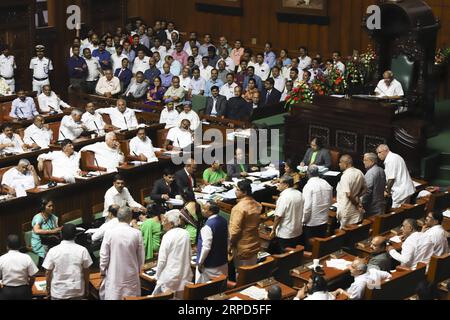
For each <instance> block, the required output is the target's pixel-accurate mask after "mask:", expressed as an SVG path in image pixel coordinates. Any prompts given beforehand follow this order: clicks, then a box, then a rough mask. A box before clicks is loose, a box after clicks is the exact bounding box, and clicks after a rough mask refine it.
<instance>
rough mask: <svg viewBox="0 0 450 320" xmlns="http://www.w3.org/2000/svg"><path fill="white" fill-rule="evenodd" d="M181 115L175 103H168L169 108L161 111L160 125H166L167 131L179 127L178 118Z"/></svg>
mask: <svg viewBox="0 0 450 320" xmlns="http://www.w3.org/2000/svg"><path fill="white" fill-rule="evenodd" d="M179 115H180V113H179V112H178V111H177V110H176V109H175V105H174V103H173V101H170V102H168V103H167V106H166V107H165V108H164V109H163V111H161V117H160V118H159V123H161V124H165V125H166V127H165V129H171V128H174V127H176V126H177V125H178V117H179Z"/></svg>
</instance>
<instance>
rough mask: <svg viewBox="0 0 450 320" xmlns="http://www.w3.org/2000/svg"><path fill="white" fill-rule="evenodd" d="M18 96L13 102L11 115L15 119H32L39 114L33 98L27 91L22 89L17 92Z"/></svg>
mask: <svg viewBox="0 0 450 320" xmlns="http://www.w3.org/2000/svg"><path fill="white" fill-rule="evenodd" d="M17 96H18V98H17V99H15V100H14V101H13V102H12V106H11V112H10V114H9V116H10V117H11V118H13V119H19V120H25V119H26V120H30V119H33V118H34V117H35V116H37V115H39V112H38V111H37V110H36V105H35V104H34V100H33V98H30V97H27V96H26V95H25V91H23V90H20V91H19V92H18V93H17Z"/></svg>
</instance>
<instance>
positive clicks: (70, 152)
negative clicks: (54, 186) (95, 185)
mask: <svg viewBox="0 0 450 320" xmlns="http://www.w3.org/2000/svg"><path fill="white" fill-rule="evenodd" d="M61 148H62V150H61V151H54V152H50V153H47V154H41V155H40V156H39V157H38V159H37V160H38V169H39V171H41V172H42V171H43V169H44V161H51V162H52V177H54V178H57V179H58V180H59V181H56V182H60V183H75V177H76V176H79V175H80V173H81V170H80V154H79V153H78V152H75V150H74V147H73V143H72V141H70V140H64V141H63V142H62V144H61Z"/></svg>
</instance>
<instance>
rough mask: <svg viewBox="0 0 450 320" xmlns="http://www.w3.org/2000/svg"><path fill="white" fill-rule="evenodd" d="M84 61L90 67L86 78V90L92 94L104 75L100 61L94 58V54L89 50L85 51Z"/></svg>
mask: <svg viewBox="0 0 450 320" xmlns="http://www.w3.org/2000/svg"><path fill="white" fill-rule="evenodd" d="M83 55H84V60H85V61H86V64H87V67H88V76H87V77H86V80H85V81H86V83H85V87H86V88H85V90H86V91H87V93H89V94H92V93H94V92H95V87H96V86H97V82H98V79H99V78H100V76H101V75H103V70H102V67H101V66H100V62H99V61H98V59H96V58H93V57H92V52H91V50H90V49H89V48H86V49H84V50H83Z"/></svg>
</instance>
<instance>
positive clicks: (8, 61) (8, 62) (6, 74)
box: [0, 45, 17, 93]
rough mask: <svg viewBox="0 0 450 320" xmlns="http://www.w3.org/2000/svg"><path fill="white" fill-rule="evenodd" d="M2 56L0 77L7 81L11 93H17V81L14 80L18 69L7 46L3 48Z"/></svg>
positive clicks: (0, 57)
mask: <svg viewBox="0 0 450 320" xmlns="http://www.w3.org/2000/svg"><path fill="white" fill-rule="evenodd" d="M0 51H1V53H2V54H1V55H0V77H2V78H3V79H5V81H6V83H7V84H8V86H9V89H10V92H11V93H15V92H16V81H15V80H14V72H15V70H16V69H17V66H16V60H15V58H14V56H13V55H10V54H9V48H8V46H7V45H5V46H3V47H2V48H1V49H0Z"/></svg>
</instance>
